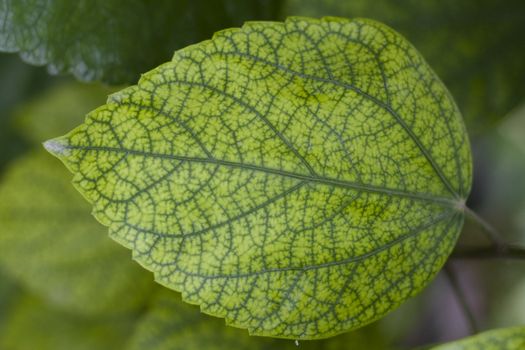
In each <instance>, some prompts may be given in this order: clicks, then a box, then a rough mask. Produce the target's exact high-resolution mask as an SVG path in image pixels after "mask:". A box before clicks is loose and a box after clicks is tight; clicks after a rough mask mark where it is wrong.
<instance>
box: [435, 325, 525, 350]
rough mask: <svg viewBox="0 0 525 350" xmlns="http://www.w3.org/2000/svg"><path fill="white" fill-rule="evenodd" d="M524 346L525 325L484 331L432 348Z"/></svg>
mask: <svg viewBox="0 0 525 350" xmlns="http://www.w3.org/2000/svg"><path fill="white" fill-rule="evenodd" d="M524 347H525V327H513V328H503V329H496V330H491V331H487V332H483V333H480V334H477V335H475V336H472V337H468V338H466V339H461V340H458V341H455V342H452V343H448V344H443V345H440V346H437V347H433V348H432V350H503V349H505V350H518V349H523V348H524Z"/></svg>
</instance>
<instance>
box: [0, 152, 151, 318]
mask: <svg viewBox="0 0 525 350" xmlns="http://www.w3.org/2000/svg"><path fill="white" fill-rule="evenodd" d="M0 198H2V200H1V201H0V223H1V226H0V263H1V264H2V266H3V267H4V268H5V269H6V270H7V271H8V272H9V273H10V274H11V275H12V276H14V277H16V278H17V279H19V280H20V281H21V282H22V283H23V284H24V285H25V286H27V287H29V288H30V289H31V290H32V291H34V292H36V293H38V294H39V295H41V296H43V297H45V298H46V299H48V300H50V301H52V302H53V303H55V304H57V305H60V306H62V307H63V308H67V309H68V310H71V311H74V312H79V313H83V314H111V313H122V312H127V311H130V310H135V309H137V308H139V307H141V306H142V305H143V303H144V301H145V298H146V297H147V296H148V295H149V290H150V288H151V285H152V283H151V282H150V280H151V278H152V277H151V275H150V274H149V273H147V272H146V271H145V270H143V269H142V268H140V267H139V266H138V265H136V264H135V263H133V262H132V261H131V257H130V254H129V253H128V251H127V250H125V249H124V248H122V247H120V246H119V245H117V244H116V243H115V242H113V241H111V239H109V238H108V237H107V234H106V230H105V229H104V227H103V226H102V225H100V224H99V223H98V222H96V220H95V219H94V218H93V217H92V216H90V215H89V205H88V204H87V203H85V201H84V200H83V199H82V198H81V197H80V196H79V195H78V193H77V192H76V191H75V190H74V189H72V187H71V184H70V182H69V176H68V175H67V172H66V171H64V169H63V168H62V167H61V166H60V164H59V163H58V162H56V161H54V160H53V159H50V158H49V157H48V156H46V154H44V152H42V151H38V152H35V153H31V154H28V155H26V156H24V157H22V158H20V159H17V160H16V161H14V162H13V163H12V164H11V165H10V167H9V168H8V170H7V171H6V174H5V176H4V178H3V181H2V182H1V183H0Z"/></svg>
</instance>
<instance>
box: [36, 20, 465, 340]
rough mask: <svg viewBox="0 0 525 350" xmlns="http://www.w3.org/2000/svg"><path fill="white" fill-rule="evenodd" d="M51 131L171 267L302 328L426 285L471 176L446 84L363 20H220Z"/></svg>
mask: <svg viewBox="0 0 525 350" xmlns="http://www.w3.org/2000/svg"><path fill="white" fill-rule="evenodd" d="M45 146H46V148H47V149H48V150H49V151H50V152H52V153H54V154H55V155H56V156H58V157H59V158H60V159H61V160H62V161H63V162H64V163H65V164H66V166H67V167H68V168H69V169H70V170H71V171H72V172H73V173H74V174H75V176H74V183H75V186H76V187H77V188H78V189H79V190H80V192H82V193H83V195H84V196H85V197H86V198H87V199H88V200H89V201H90V202H91V203H92V204H93V205H94V215H95V216H96V217H97V218H98V220H100V221H101V222H102V223H103V224H105V225H107V226H109V228H110V235H111V236H112V237H113V238H115V239H116V240H118V241H119V242H121V243H122V244H123V245H125V246H126V247H129V248H131V249H132V250H133V254H134V258H135V259H136V260H137V261H138V262H140V264H142V265H143V266H145V267H146V268H148V269H149V270H151V271H153V272H154V273H155V276H156V280H157V281H158V282H160V283H161V284H163V285H165V286H167V287H169V288H172V289H174V290H177V291H181V292H182V295H183V298H184V299H185V300H186V301H187V302H189V303H194V304H199V305H200V307H201V310H202V311H204V312H206V313H208V314H212V315H216V316H220V317H224V318H226V321H227V323H228V324H231V325H234V326H237V327H241V328H247V329H249V331H250V333H251V334H255V335H267V336H275V337H284V338H292V339H311V338H323V337H328V336H332V335H335V334H338V333H341V332H344V331H347V330H350V329H354V328H358V327H361V326H363V325H365V324H367V323H370V322H372V321H373V320H376V319H378V318H380V317H382V316H383V315H385V314H386V313H387V312H389V311H391V310H393V309H394V308H396V307H397V306H398V305H399V304H401V303H402V302H403V301H405V300H406V299H407V298H409V297H411V296H413V295H414V294H416V293H417V292H418V291H420V290H421V289H422V288H423V287H424V286H425V285H426V284H427V283H428V282H429V281H430V280H431V279H432V278H433V276H434V275H435V274H436V272H437V271H438V270H439V269H440V268H441V266H442V265H443V263H444V262H445V260H446V258H447V256H448V255H449V253H450V251H451V249H452V247H453V246H454V244H455V242H456V237H457V235H458V233H459V231H460V228H461V226H462V223H463V212H462V209H461V208H462V206H463V202H464V200H465V198H466V197H467V195H468V193H469V189H470V183H471V160H470V149H469V144H468V140H467V136H466V133H465V129H464V126H463V123H462V120H461V116H460V114H459V113H458V110H457V108H456V106H455V104H454V102H453V100H452V99H451V97H450V96H449V94H448V92H447V90H446V89H445V87H444V86H443V85H442V83H441V82H440V81H439V80H438V78H437V77H436V76H435V74H434V73H433V72H432V70H431V69H430V68H429V67H428V66H427V64H426V63H425V61H424V60H423V59H422V58H421V56H420V55H419V54H418V52H417V51H416V50H415V49H414V48H413V47H412V46H411V45H410V44H409V43H408V42H407V41H406V40H404V39H403V38H402V37H401V36H400V35H398V34H397V33H396V32H394V31H393V30H391V29H390V28H388V27H386V26H384V25H382V24H379V23H376V22H373V21H370V20H364V19H358V20H345V19H336V18H326V19H323V20H316V19H307V18H290V19H288V20H287V21H286V22H285V23H276V22H275V23H270V22H252V23H247V24H245V25H244V27H243V28H241V29H230V30H225V31H221V32H219V33H217V34H216V35H215V36H214V37H213V39H212V40H209V41H204V42H202V43H200V44H197V45H193V46H190V47H188V48H186V49H183V50H180V51H178V52H176V53H175V55H174V57H173V60H172V61H171V62H169V63H166V64H164V65H161V66H159V67H158V68H156V69H155V70H153V71H151V72H149V73H146V74H145V75H143V77H142V78H141V80H140V82H139V83H138V85H137V86H133V87H130V88H127V89H125V90H122V91H121V92H119V93H117V94H114V95H112V96H111V97H110V98H109V100H108V103H107V104H106V105H104V106H102V107H100V108H98V109H97V110H95V111H93V112H92V113H90V114H89V115H88V117H87V119H86V121H85V123H84V124H82V125H81V126H80V127H78V128H76V129H75V130H73V131H72V132H71V133H69V134H68V135H66V136H64V137H61V138H58V139H55V140H51V141H48V142H47V143H46V144H45Z"/></svg>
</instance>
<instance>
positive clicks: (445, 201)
mask: <svg viewBox="0 0 525 350" xmlns="http://www.w3.org/2000/svg"><path fill="white" fill-rule="evenodd" d="M63 147H64V149H69V150H81V151H105V152H116V153H124V154H131V155H138V156H142V157H151V158H162V159H172V160H177V161H181V162H195V163H208V164H215V165H220V166H225V167H230V168H238V169H245V170H252V171H258V172H262V173H267V174H272V175H278V176H284V177H289V178H293V179H298V180H302V181H306V182H310V183H319V184H323V185H328V186H336V187H343V188H349V189H354V190H359V191H366V192H372V193H382V194H387V195H392V196H398V197H406V198H412V199H418V200H423V201H427V202H433V203H437V204H440V205H444V206H446V207H452V208H456V207H457V200H455V199H454V198H446V197H437V196H433V195H430V194H427V193H410V192H406V191H403V190H399V189H394V188H387V187H379V186H374V185H368V184H360V183H356V182H351V181H347V180H340V179H333V178H329V177H322V176H313V175H307V174H298V173H294V172H290V171H286V170H282V169H273V168H267V167H262V166H259V165H253V164H245V163H236V162H232V161H228V160H222V159H216V158H199V157H188V156H179V155H173V154H163V153H153V152H144V151H139V150H131V149H124V148H118V147H106V146H76V145H64V146H63Z"/></svg>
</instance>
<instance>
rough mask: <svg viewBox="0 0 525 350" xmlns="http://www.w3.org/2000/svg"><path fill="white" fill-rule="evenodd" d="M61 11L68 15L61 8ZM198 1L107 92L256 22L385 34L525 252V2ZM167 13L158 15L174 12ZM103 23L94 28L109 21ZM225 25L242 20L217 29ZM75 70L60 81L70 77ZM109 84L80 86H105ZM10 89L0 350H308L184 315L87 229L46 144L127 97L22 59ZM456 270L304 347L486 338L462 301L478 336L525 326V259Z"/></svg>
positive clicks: (1, 115)
mask: <svg viewBox="0 0 525 350" xmlns="http://www.w3.org/2000/svg"><path fill="white" fill-rule="evenodd" d="M36 2H38V1H33V3H36ZM135 2H136V1H135ZM7 3H10V1H8V0H0V5H1V6H0V10H2V11H5V10H6V9H5V6H6V4H7ZM27 3H28V4H31V2H27ZM57 3H58V4H59V3H61V2H60V1H47V4H57ZM121 3H122V2H121ZM181 3H183V2H181ZM184 3H186V2H184ZM189 3H190V2H188V4H186V5H185V6H187V8H192V9H193V10H192V11H195V12H191V13H190V12H187V13H186V12H182V13H180V14H179V15H180V16H183V17H184V18H186V20H187V21H186V22H185V23H186V24H185V26H184V27H183V29H184V30H181V29H180V28H181V27H177V26H175V25H174V24H173V23H171V24H170V25H166V24H165V23H164V25H165V27H162V28H160V29H159V30H162V34H163V35H162V38H164V39H165V40H166V42H165V43H163V45H164V44H165V45H167V46H164V47H162V49H161V50H162V52H154V58H153V59H152V58H151V57H148V58H147V59H145V60H141V57H140V55H138V57H137V58H136V59H137V60H138V61H137V60H135V61H133V62H132V63H133V65H134V66H133V67H132V68H129V67H125V68H123V69H122V71H120V72H117V73H118V74H120V75H115V76H110V78H111V79H103V80H106V83H107V82H108V81H109V82H112V83H123V82H125V81H129V82H133V81H134V80H135V79H136V77H138V74H139V73H140V72H141V70H143V71H146V70H149V69H151V68H154V66H155V65H156V64H158V63H160V62H162V60H168V59H169V57H170V56H171V51H173V50H175V49H177V48H179V47H181V46H184V45H186V44H189V43H191V42H196V41H198V40H201V39H204V38H207V37H210V36H211V34H212V33H213V31H215V30H217V29H220V28H223V27H229V26H232V25H239V24H241V23H242V21H243V20H245V19H255V18H264V19H274V20H279V19H283V18H284V17H286V16H289V15H305V16H314V17H321V16H341V17H368V18H373V19H376V20H379V21H383V22H385V23H387V24H389V25H390V26H392V27H393V28H395V29H396V30H398V31H400V32H401V33H402V34H404V35H405V36H406V37H407V38H408V39H409V40H410V41H411V42H412V43H413V44H414V46H416V48H418V49H419V50H420V51H421V52H422V53H423V55H424V57H426V59H427V60H428V61H429V63H430V65H431V66H432V67H433V68H434V69H435V70H436V71H437V73H438V75H439V76H440V77H441V78H442V79H443V80H444V82H445V83H446V85H447V86H448V87H449V89H450V90H451V93H452V95H453V96H454V97H455V99H456V101H457V102H458V105H459V107H460V109H461V110H462V112H463V114H464V116H465V119H466V123H467V127H468V130H469V133H470V134H471V142H472V146H473V151H474V158H475V160H474V161H475V180H474V188H473V192H472V195H471V198H470V200H469V205H470V207H472V208H473V209H474V210H476V211H477V212H478V213H480V215H481V216H483V217H484V218H486V220H487V221H489V222H490V223H492V224H493V225H494V226H495V227H496V228H497V229H498V230H499V231H500V232H501V233H502V236H503V238H504V240H505V241H508V242H511V243H515V244H521V245H525V181H523V174H525V104H524V102H525V84H524V83H523V82H525V40H524V39H523V33H524V32H525V2H523V1H520V0H507V1H497V0H479V1H475V0H462V1H457V0H441V1H437V0H430V1H416V0H397V1H394V0H374V1H372V0H368V1H367V0H353V1H341V0H287V1H265V0H258V1H254V2H253V3H252V2H250V1H244V2H240V1H234V0H224V1H222V2H220V5H217V3H219V2H217V3H215V2H214V5H213V6H211V7H209V6H208V5H209V4H208V3H209V2H206V1H196V2H195V3H194V4H192V5H190V4H189ZM20 4H22V2H20ZM2 6H4V7H2ZM122 6H125V5H122ZM221 6H224V7H221ZM161 7H162V6H159V7H158V9H157V10H158V11H167V10H166V9H162V8H161ZM218 7H221V9H220V10H218V9H217V8H218ZM206 9H208V10H206ZM168 10H169V8H168ZM171 10H173V9H171ZM21 11H23V9H22V10H21ZM28 11H30V10H28ZM93 11H94V12H93V13H90V14H91V15H93V14H94V15H96V10H93ZM181 11H184V10H181ZM188 11H189V10H188ZM261 11H262V12H261ZM217 12H219V13H223V14H224V13H228V14H231V15H227V16H226V15H224V16H223V17H227V18H226V19H224V18H223V19H222V20H217V17H216V16H214V14H215V13H217ZM167 13H169V11H168V12H167ZM237 14H238V15H237ZM112 15H114V16H118V15H119V14H118V13H114V14H112ZM148 16H149V14H148V13H142V14H141V16H140V17H139V19H142V18H145V19H146V20H148V18H149V20H151V19H152V18H156V17H155V16H153V17H148ZM157 16H159V15H157ZM163 16H164V14H163ZM219 17H220V16H219ZM195 18H199V20H198V21H197V20H196V19H195ZM212 19H213V20H212ZM55 26H56V23H55ZM78 28H82V26H79V27H78ZM78 28H77V31H78V30H79V29H78ZM88 28H89V27H88ZM4 29H5V28H4ZM80 30H81V29H80ZM77 34H82V33H77ZM0 35H1V34H0ZM113 35H117V36H118V35H125V34H124V33H114V34H113ZM152 37H154V36H152ZM141 38H142V37H138V38H132V39H133V40H134V41H133V45H134V48H136V50H138V51H140V50H141V49H140V48H141V47H147V48H149V49H148V50H150V49H151V50H156V49H155V48H154V47H161V46H162V45H157V46H151V45H150V43H142V42H141V41H140V40H142V39H143V38H142V39H141ZM121 39H127V40H129V38H121ZM144 40H145V39H144ZM176 40H180V42H175V41H176ZM94 42H96V40H95V41H94ZM104 49H105V50H109V51H111V49H112V47H111V46H107V47H104ZM114 49H115V50H117V49H118V47H115V48H114ZM54 50H55V49H54ZM54 52H55V53H54V54H53V57H47V58H56V57H57V55H58V56H59V54H60V52H61V51H60V49H56V50H55V51H54ZM112 54H115V55H118V54H119V53H118V52H117V53H115V52H114V53H112ZM73 56H74V55H70V56H68V57H69V58H71V57H73ZM40 63H43V64H44V63H45V64H49V62H47V61H46V62H40ZM68 64H72V63H71V62H69V63H68ZM73 65H74V64H73ZM64 67H66V68H67V67H69V66H67V65H66V66H64ZM66 68H64V69H54V71H56V72H59V71H65V72H67V71H71V70H70V69H66ZM95 68H96V67H95ZM48 69H49V67H48ZM52 70H53V69H52ZM73 73H74V74H76V73H75V72H73ZM97 74H98V75H97ZM97 74H94V75H85V76H83V77H81V78H82V79H83V80H93V79H94V78H97V77H98V78H101V77H102V78H104V77H105V76H106V75H105V74H106V73H104V74H103V73H100V72H99V73H97ZM76 75H77V76H78V74H76ZM0 76H1V80H0V349H9V350H12V349H14V350H17V349H23V350H25V349H36V348H38V349H44V350H45V349H58V350H60V349H126V348H129V349H142V348H148V349H179V348H180V349H197V348H199V349H230V348H236V349H293V348H296V346H295V344H294V343H293V342H290V341H284V340H270V339H262V338H255V337H249V336H248V335H247V333H246V332H245V331H242V330H237V329H234V328H230V327H228V328H227V327H224V326H223V321H222V320H218V319H214V318H212V317H209V316H206V315H202V314H200V313H199V312H198V310H197V309H196V308H195V307H193V306H190V305H186V304H184V303H181V302H180V296H179V295H178V294H177V293H174V292H171V291H168V290H166V289H164V288H163V287H161V286H159V285H157V284H156V283H154V282H153V277H152V276H151V275H150V273H149V272H146V271H144V270H142V269H141V268H140V267H139V266H138V265H137V264H135V263H132V262H131V256H130V252H129V251H127V250H125V249H123V248H121V247H120V246H118V245H117V244H115V243H114V242H112V241H111V240H110V239H109V237H108V236H107V234H106V230H105V228H103V227H102V226H100V225H99V224H98V223H97V222H96V221H95V219H94V218H92V217H91V216H90V215H89V209H88V208H89V205H87V204H86V203H85V201H84V200H83V199H82V198H81V197H80V195H79V194H78V193H77V192H76V191H75V190H74V189H73V188H72V186H71V185H70V175H69V174H68V173H67V171H66V170H65V169H64V168H63V167H61V166H60V165H59V164H58V161H57V160H56V159H54V158H53V157H50V156H47V155H46V154H44V151H43V150H42V148H41V147H40V143H41V142H42V141H44V140H46V139H48V138H50V137H53V136H56V135H61V134H63V133H65V132H66V131H68V130H70V129H71V128H72V127H74V126H75V125H78V124H79V123H80V121H81V120H82V118H83V116H84V115H85V114H86V113H87V112H89V111H90V110H92V109H93V108H95V107H97V106H99V105H101V104H103V103H104V102H105V99H106V96H107V95H108V94H109V93H111V92H112V91H116V90H118V89H119V88H121V87H122V85H119V86H112V87H109V86H107V85H103V84H100V83H91V84H87V83H80V82H77V81H75V79H74V78H73V77H72V76H70V75H64V74H63V75H58V76H57V75H49V74H48V72H47V71H46V69H45V68H44V67H34V66H31V65H28V64H26V63H24V62H23V61H22V60H21V59H20V57H19V56H18V55H17V54H0ZM92 77H94V78H93V79H91V78H92ZM95 80H96V79H95ZM487 244H489V243H488V240H487V239H486V238H485V237H484V236H483V235H482V234H481V233H480V230H479V227H477V226H476V224H473V223H471V222H467V223H466V226H465V229H464V233H463V234H462V236H461V239H460V242H459V247H460V248H462V247H472V246H486V245H487ZM448 271H452V273H453V274H454V275H455V277H456V280H457V282H458V286H456V287H453V285H452V284H451V283H450V278H449V277H450V276H448V277H447V275H446V274H445V273H441V274H439V275H438V277H437V278H436V279H435V281H434V282H433V283H432V284H431V285H430V286H429V287H428V288H427V289H426V290H425V291H424V292H423V293H422V294H421V295H419V296H417V297H416V298H414V299H412V300H410V301H409V302H407V303H406V304H405V305H403V306H402V307H401V308H400V309H398V310H397V311H395V312H393V313H392V314H390V315H389V316H387V317H386V318H385V319H383V320H381V321H379V322H376V323H374V324H372V325H370V326H368V327H365V328H364V329H362V330H359V331H356V332H351V333H348V334H344V335H341V336H338V337H335V338H333V339H329V340H324V341H316V342H301V344H300V348H304V349H334V350H336V349H340V348H352V349H408V348H411V347H417V346H422V345H423V344H431V343H439V342H444V341H449V340H453V339H457V338H461V337H464V336H467V335H469V334H470V333H471V331H472V330H471V329H470V328H471V326H470V324H469V322H468V320H467V315H466V312H465V308H464V306H462V305H461V303H460V301H459V299H458V295H457V292H458V287H459V289H460V290H461V291H462V292H463V293H464V294H465V299H466V300H467V303H468V308H469V309H470V311H471V312H472V314H473V316H474V318H475V320H476V323H477V326H478V327H479V328H481V329H491V328H496V327H508V326H514V325H519V324H522V325H523V324H525V312H524V311H525V302H524V301H525V262H524V261H518V260H505V259H459V258H451V260H450V261H449V263H448Z"/></svg>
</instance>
